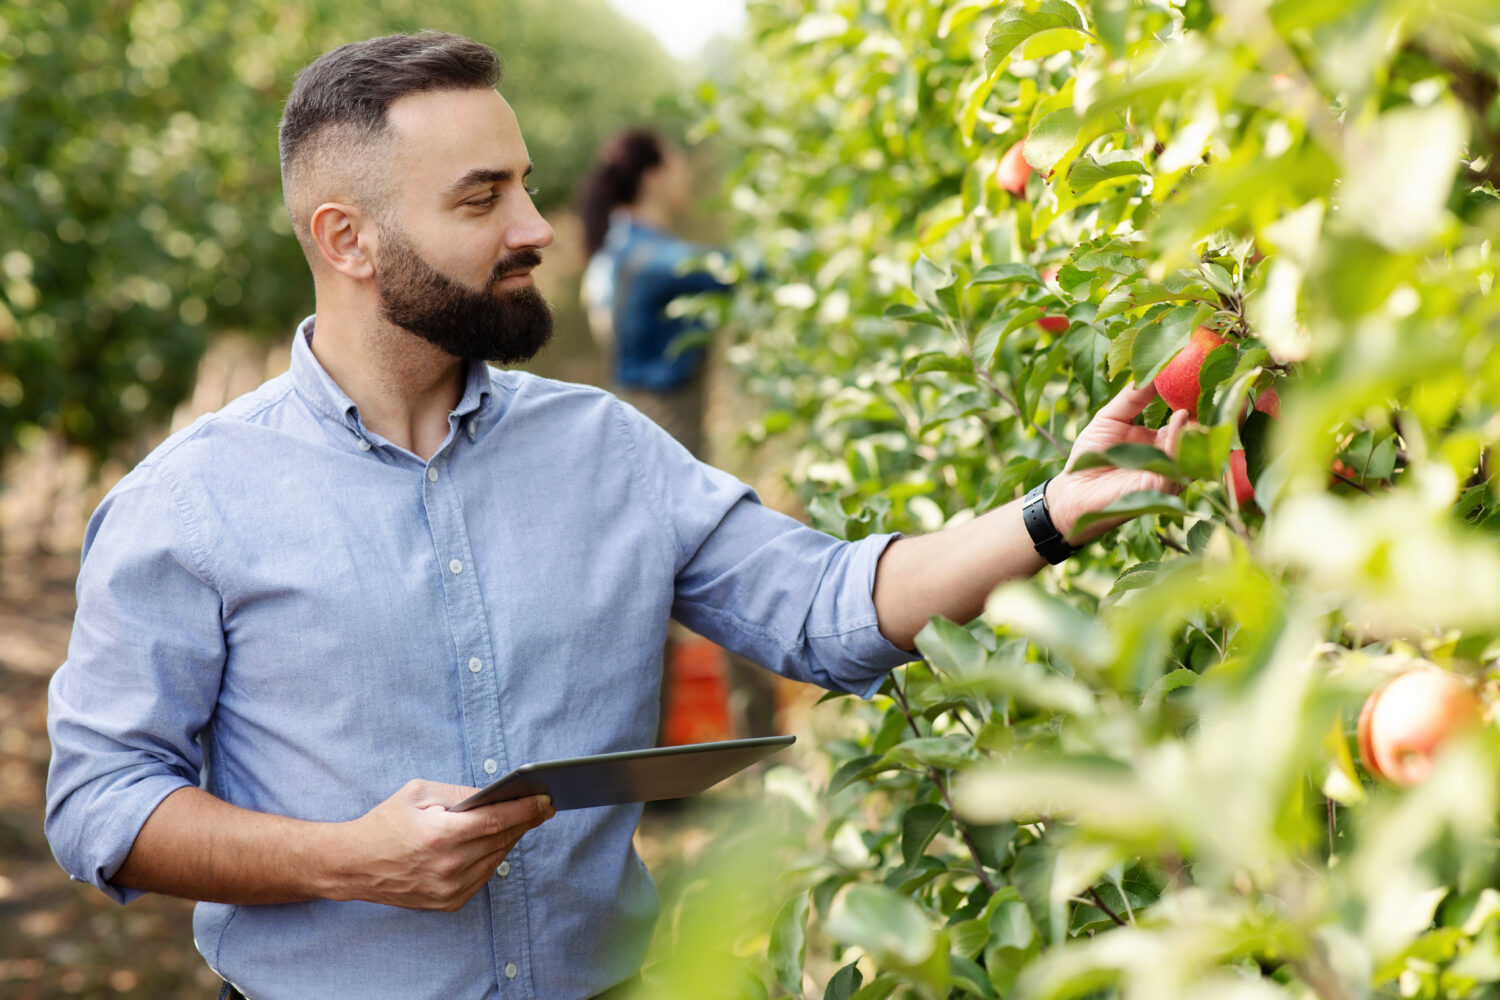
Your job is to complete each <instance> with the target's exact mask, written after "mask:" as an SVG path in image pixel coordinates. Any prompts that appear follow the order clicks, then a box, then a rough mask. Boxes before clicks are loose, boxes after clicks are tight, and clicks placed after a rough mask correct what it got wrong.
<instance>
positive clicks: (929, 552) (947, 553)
mask: <svg viewBox="0 0 1500 1000" xmlns="http://www.w3.org/2000/svg"><path fill="white" fill-rule="evenodd" d="M1155 397H1156V390H1155V389H1154V388H1153V387H1152V386H1150V385H1146V386H1144V387H1140V388H1137V387H1135V386H1130V387H1127V388H1126V389H1125V390H1124V391H1122V392H1121V393H1120V394H1119V395H1118V396H1116V397H1115V398H1114V399H1112V400H1110V401H1109V402H1108V403H1106V404H1105V405H1104V407H1103V408H1102V409H1100V411H1099V412H1098V413H1097V414H1096V415H1095V416H1094V419H1093V420H1091V421H1090V422H1089V424H1088V426H1087V427H1085V428H1084V429H1083V431H1082V432H1081V433H1080V434H1079V435H1078V440H1077V441H1075V442H1074V444H1073V450H1072V452H1071V454H1070V455H1069V456H1068V463H1067V467H1066V470H1065V471H1064V472H1063V473H1062V474H1061V475H1059V476H1057V477H1056V478H1055V479H1053V480H1052V482H1051V484H1050V485H1049V486H1048V487H1047V505H1048V507H1049V509H1050V511H1051V514H1052V522H1053V524H1054V525H1056V527H1057V530H1058V532H1059V533H1061V534H1062V536H1063V537H1064V538H1066V539H1067V540H1068V542H1069V543H1070V544H1072V545H1074V546H1078V545H1082V544H1084V543H1085V542H1088V541H1091V540H1093V539H1094V538H1097V537H1099V536H1100V535H1102V534H1104V533H1105V532H1106V531H1109V530H1110V529H1111V528H1113V527H1115V526H1116V525H1118V524H1119V523H1120V522H1118V521H1115V522H1112V523H1100V524H1095V525H1091V526H1090V527H1089V528H1088V529H1087V530H1086V531H1084V532H1081V533H1080V532H1076V531H1075V530H1074V527H1073V526H1074V525H1075V524H1076V523H1077V522H1078V519H1079V518H1080V517H1082V516H1083V515H1084V514H1086V513H1089V512H1091V511H1097V510H1103V509H1104V508H1105V507H1107V506H1109V504H1111V503H1112V502H1114V501H1115V500H1117V499H1119V498H1120V497H1122V496H1124V495H1125V494H1127V493H1132V492H1134V491H1136V490H1163V491H1172V490H1174V489H1175V487H1174V486H1173V484H1172V483H1170V482H1169V481H1167V480H1166V479H1165V478H1163V477H1162V476H1160V475H1158V474H1156V473H1152V472H1141V471H1137V470H1134V469H1106V468H1096V469H1087V470H1084V471H1082V472H1079V471H1074V470H1073V468H1072V466H1073V464H1074V462H1075V461H1076V459H1077V457H1078V456H1079V455H1082V454H1084V453H1086V452H1094V451H1104V450H1105V449H1106V448H1109V447H1111V446H1113V445H1117V444H1125V443H1138V444H1150V445H1155V446H1156V447H1158V448H1160V449H1162V450H1163V451H1165V452H1166V453H1167V454H1169V455H1175V454H1176V451H1177V441H1178V439H1179V438H1180V437H1181V436H1182V429H1183V427H1184V426H1186V424H1187V414H1186V412H1185V411H1178V412H1175V413H1173V414H1172V419H1171V420H1170V421H1169V422H1168V423H1167V425H1166V426H1165V427H1163V428H1161V429H1160V430H1151V429H1150V428H1147V427H1142V426H1140V425H1138V424H1135V423H1133V422H1132V421H1134V419H1135V417H1136V416H1137V415H1138V414H1139V413H1140V412H1141V410H1143V409H1145V407H1146V404H1147V403H1149V402H1151V400H1152V399H1154V398H1155ZM1044 565H1046V561H1045V560H1044V559H1042V557H1041V556H1039V555H1038V554H1037V552H1036V549H1035V547H1034V546H1033V544H1032V541H1031V535H1030V534H1029V533H1028V532H1027V530H1026V525H1025V524H1024V522H1023V521H1022V519H1021V501H1020V500H1016V501H1013V502H1011V503H1008V504H1006V505H1005V506H1004V507H1000V508H998V509H996V510H992V511H990V512H989V513H987V514H984V515H983V516H981V517H977V518H975V519H974V520H972V521H970V522H968V523H967V524H963V525H960V526H958V527H955V528H949V529H947V530H946V531H939V532H935V533H933V534H931V535H921V536H917V537H911V538H899V539H897V540H896V541H894V542H892V543H891V544H890V545H889V546H888V547H887V548H886V550H885V552H884V554H882V555H881V557H880V562H879V564H878V565H877V567H876V570H875V590H874V599H875V614H876V616H877V617H878V618H879V620H880V632H881V634H882V635H884V636H885V637H886V638H887V639H889V640H890V641H891V642H892V643H894V644H895V645H897V646H900V647H901V648H902V649H912V648H914V646H915V644H916V636H917V633H918V632H919V631H921V629H922V626H924V625H926V624H927V621H928V619H929V618H931V617H932V616H933V615H941V616H942V617H944V618H948V619H951V620H953V621H956V622H968V621H971V620H972V619H974V618H976V617H978V615H979V613H980V612H981V611H983V610H984V602H985V599H986V598H987V597H988V596H989V594H990V591H992V590H994V589H995V587H997V586H999V585H1000V584H1002V583H1004V582H1006V581H1007V580H1019V579H1023V578H1025V577H1028V576H1031V575H1032V574H1034V573H1035V572H1036V571H1037V570H1039V569H1041V568H1042V567H1043V566H1044Z"/></svg>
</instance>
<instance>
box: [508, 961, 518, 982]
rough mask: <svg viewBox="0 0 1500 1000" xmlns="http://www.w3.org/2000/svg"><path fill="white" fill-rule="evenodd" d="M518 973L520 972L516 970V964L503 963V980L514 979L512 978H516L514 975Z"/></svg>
mask: <svg viewBox="0 0 1500 1000" xmlns="http://www.w3.org/2000/svg"><path fill="white" fill-rule="evenodd" d="M518 971H520V970H518V969H517V968H516V963H515V962H506V963H505V978H506V979H514V978H516V973H517V972H518Z"/></svg>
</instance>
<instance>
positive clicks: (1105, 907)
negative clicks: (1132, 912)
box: [1089, 886, 1126, 927]
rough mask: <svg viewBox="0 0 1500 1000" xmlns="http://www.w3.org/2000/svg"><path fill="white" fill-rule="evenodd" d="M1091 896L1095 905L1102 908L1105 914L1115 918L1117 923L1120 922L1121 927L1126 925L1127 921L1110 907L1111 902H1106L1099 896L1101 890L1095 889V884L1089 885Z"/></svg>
mask: <svg viewBox="0 0 1500 1000" xmlns="http://www.w3.org/2000/svg"><path fill="white" fill-rule="evenodd" d="M1089 897H1090V898H1091V899H1092V900H1093V901H1094V905H1095V906H1097V907H1099V909H1101V910H1103V911H1104V915H1105V916H1107V917H1109V919H1111V920H1113V921H1114V922H1115V923H1117V924H1119V925H1120V926H1121V927H1124V926H1126V923H1125V921H1124V920H1121V919H1120V915H1119V914H1118V913H1116V912H1115V911H1114V910H1111V909H1110V908H1109V904H1108V903H1106V902H1105V901H1104V900H1102V899H1100V898H1099V890H1098V889H1095V888H1094V887H1093V886H1089Z"/></svg>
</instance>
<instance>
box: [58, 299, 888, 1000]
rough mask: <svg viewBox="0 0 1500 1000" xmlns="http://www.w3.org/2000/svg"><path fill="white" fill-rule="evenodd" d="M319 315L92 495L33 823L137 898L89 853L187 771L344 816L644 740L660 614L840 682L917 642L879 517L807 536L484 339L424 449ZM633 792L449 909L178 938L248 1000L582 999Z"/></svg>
mask: <svg viewBox="0 0 1500 1000" xmlns="http://www.w3.org/2000/svg"><path fill="white" fill-rule="evenodd" d="M311 332H312V322H311V320H309V321H307V322H306V323H304V324H303V326H302V328H301V330H300V331H299V336H297V337H296V338H294V345H293V350H292V363H291V369H290V371H289V372H287V373H286V374H285V375H282V376H280V377H278V378H274V379H272V380H270V381H269V382H267V383H266V384H265V385H263V386H261V387H260V388H259V389H257V390H256V391H254V392H252V393H250V394H249V395H247V396H244V397H242V398H240V399H238V400H236V401H235V402H233V403H231V404H230V405H229V406H227V407H226V408H225V409H224V410H223V411H221V412H219V413H217V414H212V415H210V416H207V417H204V418H202V419H200V420H199V421H197V422H196V423H195V424H193V425H192V426H191V427H189V428H187V429H185V430H183V431H182V432H180V433H178V434H175V435H173V436H172V437H171V438H170V439H169V440H168V441H166V442H165V443H164V444H163V445H162V446H161V447H160V448H158V449H156V450H155V451H154V452H152V454H151V455H150V456H149V457H148V458H147V459H146V460H145V461H144V462H142V463H141V464H140V465H139V466H138V467H137V468H136V469H135V470H134V471H132V472H131V473H130V474H129V475H128V476H126V477H125V478H124V479H123V480H122V481H121V482H120V483H119V485H118V486H116V487H115V489H114V490H112V491H111V492H110V494H109V496H108V497H107V498H106V499H105V501H104V503H102V504H101V505H100V507H99V509H98V511H97V512H96V513H95V514H94V517H93V519H92V520H91V521H90V523H89V528H88V533H87V536H86V538H85V543H84V554H83V564H82V568H81V571H80V573H79V578H78V614H77V618H76V620H75V622H74V627H73V636H72V642H71V644H70V646H69V649H68V660H67V662H66V663H64V664H63V665H62V667H61V668H60V669H59V670H58V671H57V673H56V675H55V676H54V678H53V681H52V685H51V690H50V701H49V709H50V711H49V716H48V732H49V735H50V736H51V739H52V751H53V757H52V768H51V773H50V775H49V778H48V787H47V835H48V837H49V839H50V841H51V843H52V847H53V850H54V852H55V853H56V855H57V858H58V860H59V861H60V862H61V864H62V866H63V867H64V868H65V869H66V870H67V871H68V872H70V873H71V874H72V875H73V876H74V877H75V878H79V879H83V880H86V881H88V882H92V883H93V884H94V885H97V886H98V887H99V888H100V889H102V890H104V892H106V893H108V894H109V895H110V896H112V897H114V898H115V899H117V900H120V901H126V900H128V899H130V898H132V897H134V896H135V895H138V893H136V892H135V891H134V890H131V889H127V888H124V887H120V886H116V885H114V884H113V883H111V881H110V879H111V877H112V876H113V875H114V873H115V871H116V870H117V869H118V868H119V866H120V864H121V863H122V862H123V860H124V858H125V856H126V854H128V853H129V850H130V847H131V845H132V843H133V842H134V840H135V837H136V834H137V833H138V832H139V830H140V828H141V825H142V824H143V823H144V822H145V820H146V818H147V817H148V816H149V815H150V814H151V811H152V810H153V809H155V808H156V806H157V804H158V803H160V802H161V800H162V799H163V798H165V797H166V796H167V795H168V794H170V793H171V792H173V791H175V790H177V789H178V788H182V787H184V786H188V785H200V784H201V785H202V787H204V788H206V789H207V790H208V791H210V792H211V793H213V794H214V795H216V796H218V797H219V798H221V799H224V800H225V801H227V802H231V803H233V804H235V805H238V806H243V807H245V808H248V809H254V810H259V811H263V812H268V813H276V814H280V815H283V816H292V817H298V818H301V819H308V820H323V821H342V820H349V819H354V818H356V817H358V816H361V815H363V814H364V813H365V812H367V811H368V810H369V809H371V808H372V807H373V806H375V805H376V804H378V803H380V802H382V801H384V800H385V799H386V798H387V797H389V796H390V795H391V794H392V793H394V792H395V791H396V790H397V789H399V788H400V787H401V786H402V785H403V784H404V783H405V782H407V781H408V780H409V779H411V778H426V779H430V780H435V781H443V782H449V783H452V784H462V785H471V786H475V787H479V786H483V785H485V784H487V783H488V782H489V781H490V780H492V779H493V777H494V776H495V775H496V774H504V773H505V772H507V771H509V770H511V769H512V768H515V767H517V766H519V765H521V764H524V763H526V762H528V761H537V760H547V759H550V758H557V757H575V756H579V755H582V754H590V753H601V752H605V751H615V750H626V749H632V748H637V747H645V746H649V745H651V743H652V741H653V739H654V737H655V733H656V724H657V710H658V690H659V687H660V684H661V676H662V664H661V650H662V644H663V640H664V639H665V638H666V632H667V620H668V618H669V617H675V618H677V619H678V620H679V621H681V622H683V623H684V624H686V625H687V626H689V627H690V628H692V629H693V630H695V631H697V632H700V633H702V634H703V635H706V636H708V637H710V638H712V639H714V640H715V641H717V642H719V643H720V644H722V645H724V646H726V647H728V648H730V649H733V650H735V651H737V652H740V653H742V654H744V655H745V656H747V657H749V658H750V659H752V660H755V661H756V662H759V663H762V664H764V665H765V666H767V667H770V668H771V669H773V670H776V671H778V672H780V673H782V674H785V675H787V676H789V677H795V678H798V679H800V680H805V681H810V682H812V683H814V684H819V685H822V686H825V687H828V688H834V689H841V690H846V691H854V692H858V693H861V694H869V693H871V692H872V691H873V690H874V688H875V687H877V686H878V685H879V682H880V679H881V678H882V677H883V676H884V674H885V672H886V671H887V670H889V669H890V668H891V667H892V666H894V665H896V664H897V663H900V662H904V661H906V660H908V659H910V657H909V656H908V655H907V654H905V653H903V652H902V651H901V650H899V649H897V648H896V647H894V646H892V645H891V644H890V643H889V642H887V641H886V640H885V639H884V638H883V637H882V636H881V634H880V632H879V630H878V629H877V627H876V619H875V610H874V606H873V603H872V601H871V588H872V586H873V581H874V575H875V563H876V560H877V559H878V558H879V556H880V553H881V552H882V551H883V549H884V547H885V545H886V544H887V542H888V541H889V538H890V536H880V537H872V538H869V539H865V540H863V541H860V542H856V543H853V544H850V543H846V542H841V541H838V540H836V539H834V538H831V537H829V536H827V535H824V534H821V533H819V532H816V531H813V530H811V529H809V528H807V527H805V526H803V525H801V524H799V523H797V522H796V521H794V520H792V519H790V518H788V517H785V516H783V515H781V514H778V513H775V512H774V511H771V510H768V509H766V508H765V507H763V506H762V505H761V504H760V503H759V502H758V500H757V499H756V498H755V496H754V494H753V493H752V492H751V491H750V490H749V489H748V488H747V487H746V486H744V485H743V484H742V483H740V482H738V481H737V480H735V479H734V478H732V477H730V476H728V475H726V474H724V473H722V472H720V471H718V470H715V469H713V468H710V467H708V466H705V465H702V464H700V463H698V462H697V461H695V460H694V459H693V458H692V457H691V456H690V455H689V454H688V453H687V452H686V451H685V450H683V449H682V448H681V447H680V446H679V445H678V444H677V443H676V442H675V441H673V440H672V439H671V438H670V437H669V436H668V435H666V434H665V433H663V432H662V431H661V430H659V429H658V428H657V427H656V426H655V425H654V424H651V423H650V422H649V421H647V420H646V419H645V418H643V417H642V416H641V415H640V414H639V413H637V412H636V411H635V410H633V409H631V408H630V407H628V406H626V405H625V404H623V403H621V402H620V401H618V400H617V399H615V398H614V397H613V396H610V395H609V394H607V393H605V392H602V391H600V390H597V389H593V388H589V387H584V386H577V385H568V384H563V383H559V382H553V381H549V380H547V379H542V378H538V377H535V376H531V375H527V374H524V373H521V372H515V371H499V370H495V369H491V368H489V367H487V366H485V365H477V364H476V365H474V366H473V367H472V370H471V372H470V374H469V378H468V382H467V386H466V389H465V392H464V395H463V398H462V400H461V401H460V402H459V404H458V406H457V408H456V409H454V410H453V412H452V414H451V415H450V416H449V420H448V435H447V438H446V439H445V440H444V442H443V444H442V447H441V448H439V449H438V451H437V453H436V454H435V455H434V456H433V457H432V459H431V461H429V462H423V461H422V460H421V459H419V458H418V457H417V456H415V455H414V454H412V453H411V452H408V451H406V450H404V449H402V448H399V447H397V446H395V445H393V444H391V443H390V442H388V441H385V440H383V439H382V438H381V437H379V436H378V435H376V434H373V433H371V432H370V431H369V430H368V429H367V428H366V427H365V425H364V424H363V423H362V422H361V420H360V416H359V412H358V409H357V408H356V407H355V405H354V403H353V402H352V401H351V400H350V399H349V397H348V396H347V395H345V394H344V392H343V391H341V390H340V389H339V387H338V386H337V385H336V384H335V383H334V382H333V380H332V379H331V378H330V377H329V376H328V374H327V373H326V372H324V371H323V369H322V367H321V366H320V365H319V364H318V362H317V360H316V359H315V358H314V356H313V354H312V351H311V349H310V348H309V346H308V342H307V337H308V336H310V335H311ZM639 815H640V807H639V806H618V807H611V808H599V809H584V810H577V811H571V812H563V813H559V814H558V815H557V817H556V818H554V819H553V820H551V821H550V822H548V823H546V824H545V825H543V826H542V827H540V828H539V829H537V830H535V831H533V832H531V833H528V834H527V835H526V836H525V837H524V838H523V839H522V840H521V842H520V844H519V845H518V846H517V847H516V848H515V850H513V851H512V852H511V854H510V856H509V859H508V862H509V864H508V868H504V869H501V870H497V872H496V874H495V876H494V877H493V878H492V879H491V880H490V882H489V885H488V887H487V889H486V890H485V891H482V892H480V893H478V894H477V895H476V896H474V898H473V899H471V900H470V901H469V902H468V904H467V905H465V906H464V907H463V908H462V909H461V910H459V911H458V912H456V913H437V912H419V911H415V910H406V909H400V908H397V907H392V906H383V905H378V904H373V903H363V902H331V901H319V902H309V903H295V904H286V905H275V906H228V905H223V904H216V903H200V904H199V905H198V908H197V911H196V915H195V919H194V936H195V938H196V942H197V945H198V948H199V950H200V951H201V952H202V953H203V956H204V958H205V959H206V960H207V961H208V963H209V965H210V966H212V967H213V969H214V970H215V971H216V972H218V973H219V974H220V975H222V976H223V977H224V978H225V979H227V980H229V981H231V982H233V983H235V984H237V985H238V986H239V987H240V988H241V990H242V991H243V992H245V993H246V994H247V995H249V996H250V997H253V998H254V1000H307V998H311V997H317V998H319V1000H338V998H344V997H349V998H354V997H359V998H370V997H392V998H401V1000H411V998H418V997H433V998H439V997H440V998H444V1000H456V998H481V997H483V998H508V997H547V998H551V997H563V998H573V997H587V996H591V995H593V994H595V993H598V992H599V991H601V990H603V989H605V988H607V987H609V986H611V985H613V984H614V983H616V982H618V981H620V980H622V979H624V978H627V977H628V976H629V975H631V974H632V973H633V972H634V971H635V970H636V968H637V967H638V965H639V963H640V961H641V959H642V956H643V954H644V952H645V947H646V944H647V942H648V940H649V938H650V935H651V930H652V926H653V923H654V920H655V916H656V898H655V892H654V889H653V887H652V884H651V880H650V877H649V876H648V874H647V872H646V870H645V868H644V866H643V865H642V864H641V861H640V859H639V858H638V857H637V856H636V854H635V852H634V850H633V849H632V847H631V835H632V833H633V831H634V829H635V825H636V821H637V819H638V817H639ZM502 871H503V874H502Z"/></svg>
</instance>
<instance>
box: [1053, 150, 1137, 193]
mask: <svg viewBox="0 0 1500 1000" xmlns="http://www.w3.org/2000/svg"><path fill="white" fill-rule="evenodd" d="M1145 173H1149V171H1148V170H1147V169H1146V165H1145V164H1144V163H1142V162H1141V161H1140V160H1139V159H1137V158H1135V156H1134V155H1133V154H1131V153H1129V152H1126V151H1123V150H1122V151H1117V152H1113V153H1103V154H1100V155H1099V156H1081V157H1079V158H1078V159H1077V160H1075V161H1074V163H1073V166H1072V167H1070V168H1069V169H1068V187H1070V188H1072V189H1073V193H1074V194H1083V193H1084V192H1085V191H1089V190H1091V189H1092V188H1094V187H1097V186H1098V185H1100V184H1103V183H1105V182H1107V181H1116V180H1120V179H1122V178H1126V179H1128V178H1130V177H1133V176H1136V175H1138V174H1145Z"/></svg>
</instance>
